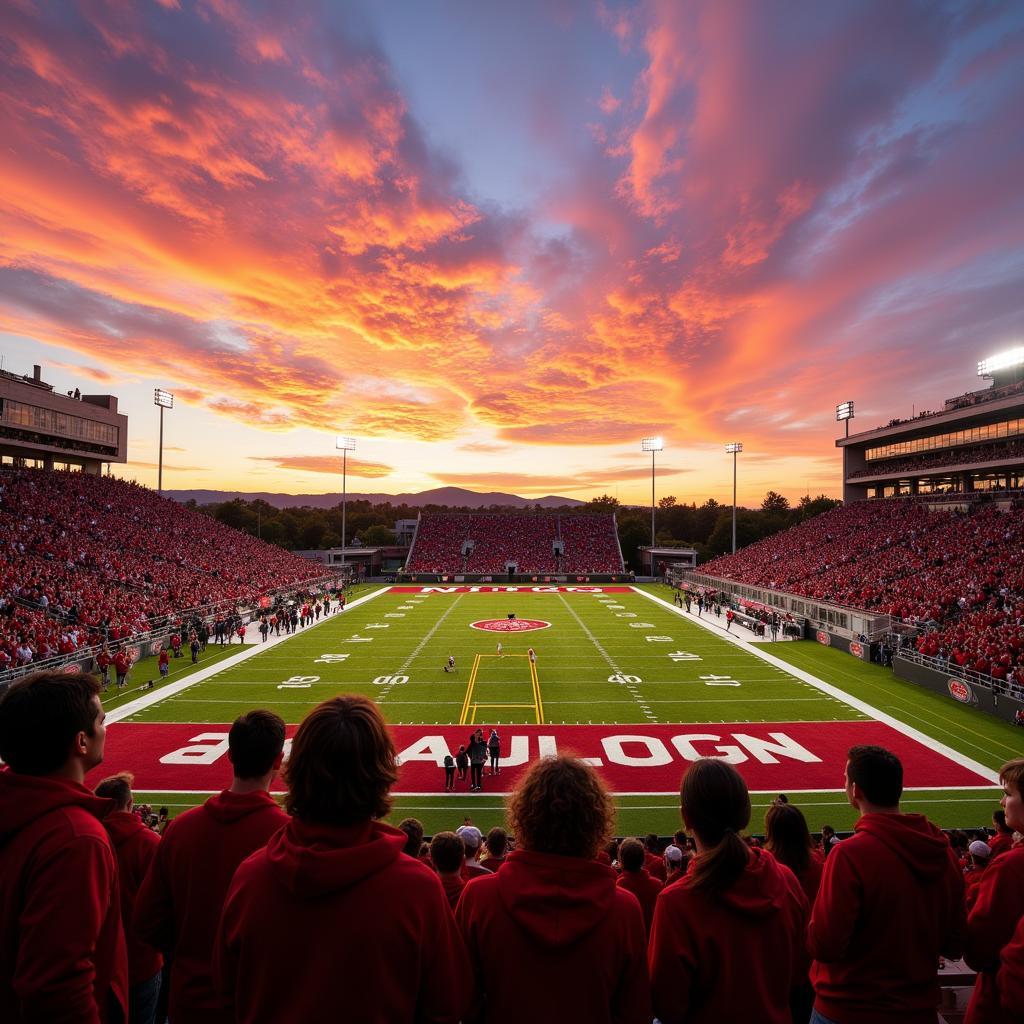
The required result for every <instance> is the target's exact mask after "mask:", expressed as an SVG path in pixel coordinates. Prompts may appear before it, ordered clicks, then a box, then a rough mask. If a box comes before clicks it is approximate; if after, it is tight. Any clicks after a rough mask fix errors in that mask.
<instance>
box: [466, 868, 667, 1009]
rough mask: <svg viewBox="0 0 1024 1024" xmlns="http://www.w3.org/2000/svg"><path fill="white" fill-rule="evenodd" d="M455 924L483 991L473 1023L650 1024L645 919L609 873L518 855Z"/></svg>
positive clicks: (473, 892)
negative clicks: (577, 1023) (580, 1023)
mask: <svg viewBox="0 0 1024 1024" xmlns="http://www.w3.org/2000/svg"><path fill="white" fill-rule="evenodd" d="M455 917H456V920H457V921H458V922H459V927H460V928H461V929H462V934H463V936H464V937H465V939H466V945H467V946H468V947H469V955H470V959H471V960H472V962H473V968H474V971H475V974H476V980H477V986H478V990H479V991H478V997H479V999H478V1001H477V1006H476V1009H475V1013H476V1016H475V1017H470V1018H469V1019H470V1020H483V1019H486V1021H487V1024H522V1022H523V1021H524V1020H527V1021H528V1020H533V1021H571V1020H579V1021H587V1022H588V1024H600V1022H602V1021H606V1022H615V1024H629V1022H636V1024H647V1022H648V1021H650V1019H651V1014H650V993H649V991H648V985H647V965H646V963H645V959H644V951H645V949H646V945H647V941H646V936H645V935H644V922H643V914H642V912H641V910H640V905H639V903H638V902H637V899H636V897H635V896H634V895H633V894H632V893H630V892H626V891H625V890H624V889H619V888H618V887H617V886H616V884H615V872H614V871H613V870H612V869H611V868H610V867H606V866H605V865H604V864H599V863H597V861H593V860H584V859H582V858H577V857H559V856H556V855H554V854H544V853H532V852H530V851H527V850H515V851H513V852H512V853H510V854H509V855H508V857H506V858H505V864H504V866H503V867H502V869H501V870H500V871H499V872H497V873H496V874H493V875H488V876H486V877H484V878H476V879H474V880H473V881H472V882H470V883H469V884H468V885H467V886H466V888H465V890H463V893H462V899H461V900H460V901H459V905H458V907H457V908H456V911H455ZM524 979H525V980H524Z"/></svg>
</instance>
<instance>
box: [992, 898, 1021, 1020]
mask: <svg viewBox="0 0 1024 1024" xmlns="http://www.w3.org/2000/svg"><path fill="white" fill-rule="evenodd" d="M999 959H1000V967H999V977H998V982H997V988H998V990H999V998H1000V999H1001V1001H1002V1005H1003V1009H1004V1010H1005V1011H1007V1012H1009V1013H1012V1014H1016V1017H1017V1019H1018V1020H1021V1019H1024V917H1022V918H1021V919H1020V924H1018V925H1017V930H1016V931H1015V932H1014V933H1013V939H1012V940H1011V941H1010V942H1009V943H1008V944H1007V945H1006V946H1004V947H1003V952H1002V955H1001V956H1000V958H999Z"/></svg>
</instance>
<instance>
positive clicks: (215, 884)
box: [134, 790, 289, 1024]
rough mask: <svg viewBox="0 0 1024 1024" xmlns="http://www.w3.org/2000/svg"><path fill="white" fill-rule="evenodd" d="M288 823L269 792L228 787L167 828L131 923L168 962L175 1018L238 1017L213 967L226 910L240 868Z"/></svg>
mask: <svg viewBox="0 0 1024 1024" xmlns="http://www.w3.org/2000/svg"><path fill="white" fill-rule="evenodd" d="M288 820H289V819H288V815H287V814H285V813H284V811H282V810H281V808H280V807H278V806H277V804H276V803H275V801H274V798H273V797H272V796H271V795H270V794H269V793H265V792H263V791H262V790H261V791H259V792H255V793H232V792H230V791H229V790H225V791H224V792H223V793H218V794H217V795H216V796H211V797H210V799H209V800H207V801H206V803H204V804H203V805H202V806H200V807H193V808H192V809H191V810H188V811H185V813H184V814H180V815H178V817H177V818H175V819H174V821H172V822H171V823H170V825H168V826H167V831H166V832H165V833H164V836H163V839H162V840H161V841H160V845H159V847H157V852H156V857H154V858H153V866H152V867H151V868H150V871H149V874H148V875H147V876H146V879H145V881H144V882H143V883H142V888H141V889H140V890H139V896H138V899H137V900H136V901H135V918H134V923H135V928H136V932H137V934H138V935H139V936H140V937H141V938H143V939H145V940H146V941H148V942H151V943H152V944H153V945H154V946H156V947H157V948H158V949H162V950H163V951H164V952H165V953H166V954H168V958H169V959H170V961H171V994H170V1013H169V1016H170V1018H171V1020H180V1021H188V1022H189V1024H221V1022H230V1021H233V1020H234V1017H233V1016H232V1013H231V1009H230V1007H228V1006H227V1005H226V1004H225V1003H224V1000H223V999H221V997H220V996H219V995H218V993H217V991H216V989H215V987H214V983H213V971H212V967H211V964H210V959H211V956H212V953H213V940H214V937H215V935H216V934H217V924H218V923H219V921H220V912H221V908H222V907H223V905H224V897H225V896H226V895H227V891H228V887H229V886H230V885H231V878H232V876H233V875H234V873H235V869H236V868H237V867H238V865H239V864H241V863H242V861H243V860H245V858H246V857H248V856H249V854H251V853H252V852H253V851H254V850H258V849H259V848H260V847H262V846H265V845H266V842H267V840H268V839H269V838H270V837H271V836H272V835H273V834H274V833H275V832H277V831H278V830H280V829H281V827H282V826H284V825H286V824H287V823H288Z"/></svg>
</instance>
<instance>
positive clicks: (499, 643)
mask: <svg viewBox="0 0 1024 1024" xmlns="http://www.w3.org/2000/svg"><path fill="white" fill-rule="evenodd" d="M498 657H499V658H501V657H504V655H503V654H502V653H501V641H500V640H499V641H498Z"/></svg>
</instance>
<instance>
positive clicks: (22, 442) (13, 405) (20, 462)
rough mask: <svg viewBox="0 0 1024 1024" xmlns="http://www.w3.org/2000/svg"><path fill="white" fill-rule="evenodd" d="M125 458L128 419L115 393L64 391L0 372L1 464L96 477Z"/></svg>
mask: <svg viewBox="0 0 1024 1024" xmlns="http://www.w3.org/2000/svg"><path fill="white" fill-rule="evenodd" d="M127 461H128V417H127V416H124V415H123V414H121V413H119V412H118V411H117V399H116V398H115V397H114V396H113V395H83V394H82V393H81V392H80V391H79V390H78V389H77V388H76V389H75V390H74V391H69V392H68V393H67V394H66V395H65V394H61V393H60V392H57V391H54V390H53V385H52V384H47V383H46V381H44V380H43V379H42V368H41V367H39V366H34V367H33V368H32V376H31V377H28V376H19V375H17V374H14V373H8V372H7V371H6V370H0V463H2V465H4V466H23V467H26V468H33V469H75V470H81V471H82V472H85V473H92V474H94V475H100V474H102V472H103V467H104V466H105V465H109V464H110V463H112V462H127Z"/></svg>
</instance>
